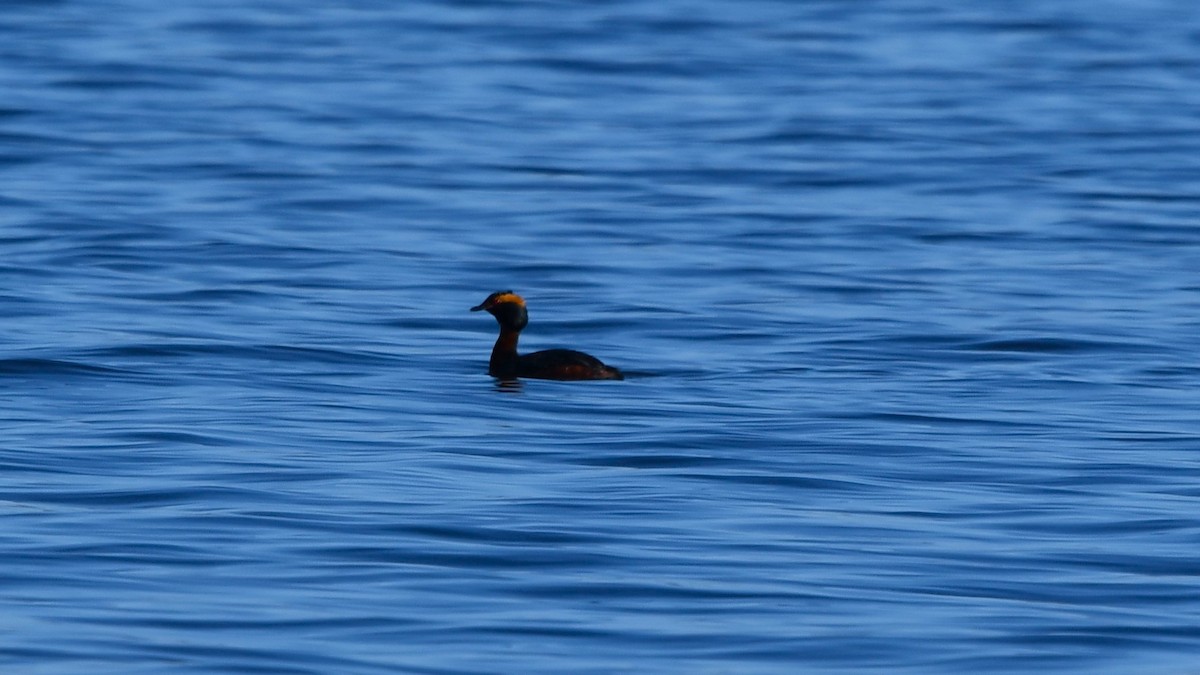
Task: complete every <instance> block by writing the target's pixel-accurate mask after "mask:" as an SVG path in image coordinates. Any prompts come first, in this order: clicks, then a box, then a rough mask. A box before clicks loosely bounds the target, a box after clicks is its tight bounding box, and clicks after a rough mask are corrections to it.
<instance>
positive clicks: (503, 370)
mask: <svg viewBox="0 0 1200 675" xmlns="http://www.w3.org/2000/svg"><path fill="white" fill-rule="evenodd" d="M520 336H521V331H519V330H512V329H510V328H501V329H500V337H498V338H496V345H495V346H494V347H492V359H491V360H490V361H488V374H490V375H491V376H492V377H516V376H517V338H519V337H520Z"/></svg>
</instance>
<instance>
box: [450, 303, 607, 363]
mask: <svg viewBox="0 0 1200 675" xmlns="http://www.w3.org/2000/svg"><path fill="white" fill-rule="evenodd" d="M479 310H485V311H487V312H488V313H489V314H491V315H492V316H494V317H496V322H497V323H499V324H500V337H498V338H496V345H495V346H494V347H492V358H491V360H490V361H489V362H488V374H490V375H492V376H494V377H499V378H501V379H513V378H517V377H531V378H537V379H542V380H620V379H624V378H623V377H622V376H621V371H619V370H617V369H616V368H613V367H612V366H606V365H604V364H603V363H601V362H600V360H599V359H597V358H596V357H594V356H589V355H587V354H584V353H583V352H577V351H575V350H573V349H547V350H545V351H540V352H534V353H532V354H525V355H524V356H521V355H519V354H517V340H518V338H519V337H520V335H521V331H522V330H523V329H524V328H525V326H527V325H528V324H529V314H528V312H527V311H526V310H525V300H524V299H523V298H522V297H521V296H519V295H517V294H516V293H513V292H512V291H496V292H495V293H492V294H491V295H489V296H488V297H487V299H486V300H484V301H483V302H482V303H480V304H479V305H476V306H475V307H472V308H471V311H472V312H478V311H479Z"/></svg>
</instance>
